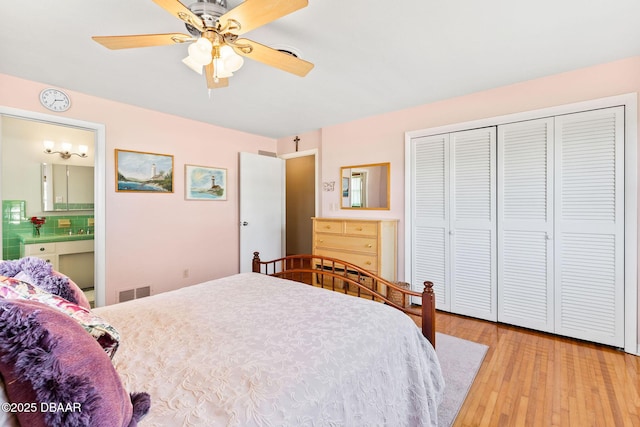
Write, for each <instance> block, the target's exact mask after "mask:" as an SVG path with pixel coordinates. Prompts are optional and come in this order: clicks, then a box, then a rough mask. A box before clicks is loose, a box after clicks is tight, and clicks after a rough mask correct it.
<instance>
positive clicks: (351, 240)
mask: <svg viewBox="0 0 640 427" xmlns="http://www.w3.org/2000/svg"><path fill="white" fill-rule="evenodd" d="M315 245H316V248H327V249H341V250H345V251H358V252H367V253H370V254H375V253H377V252H378V240H377V239H375V238H372V237H349V236H340V235H333V234H325V235H322V234H318V235H316V241H315Z"/></svg>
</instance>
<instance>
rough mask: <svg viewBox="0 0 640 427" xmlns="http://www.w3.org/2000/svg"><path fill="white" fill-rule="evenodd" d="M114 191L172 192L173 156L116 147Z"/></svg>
mask: <svg viewBox="0 0 640 427" xmlns="http://www.w3.org/2000/svg"><path fill="white" fill-rule="evenodd" d="M116 173H117V175H118V180H117V182H116V191H129V192H143V193H173V156H171V155H168V154H155V153H144V152H140V151H128V150H118V149H116Z"/></svg>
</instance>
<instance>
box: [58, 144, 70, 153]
mask: <svg viewBox="0 0 640 427" xmlns="http://www.w3.org/2000/svg"><path fill="white" fill-rule="evenodd" d="M60 146H61V147H62V151H63V152H64V153H68V152H69V151H71V147H72V145H71V143H70V142H63V143H62V144H60Z"/></svg>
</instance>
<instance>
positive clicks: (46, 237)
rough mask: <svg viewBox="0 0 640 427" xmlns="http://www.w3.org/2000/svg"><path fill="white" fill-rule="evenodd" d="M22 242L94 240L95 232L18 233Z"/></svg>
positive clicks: (27, 243)
mask: <svg viewBox="0 0 640 427" xmlns="http://www.w3.org/2000/svg"><path fill="white" fill-rule="evenodd" d="M18 237H19V238H20V242H21V243H24V244H25V245H31V244H34V243H35V244H37V243H53V242H72V241H74V240H93V234H41V235H40V236H34V235H32V234H27V233H24V234H18Z"/></svg>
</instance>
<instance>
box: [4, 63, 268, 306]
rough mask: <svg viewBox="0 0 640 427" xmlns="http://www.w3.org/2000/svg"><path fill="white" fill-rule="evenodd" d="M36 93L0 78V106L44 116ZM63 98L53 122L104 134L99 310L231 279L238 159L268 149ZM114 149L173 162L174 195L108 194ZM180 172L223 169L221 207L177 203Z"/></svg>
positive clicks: (115, 106)
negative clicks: (67, 104) (143, 291)
mask: <svg viewBox="0 0 640 427" xmlns="http://www.w3.org/2000/svg"><path fill="white" fill-rule="evenodd" d="M44 87H46V85H44V84H41V83H37V82H33V81H27V80H22V79H18V78H15V77H12V76H8V75H2V74H0V105H2V106H6V107H11V108H17V109H21V110H28V111H35V112H40V113H48V111H47V110H45V109H44V108H43V107H41V106H40V104H39V102H38V95H39V93H40V91H41V90H42V89H43V88H44ZM67 92H68V93H69V95H70V96H71V97H72V108H71V109H70V110H68V111H67V112H66V113H62V114H60V115H61V116H64V117H68V118H73V119H78V120H84V121H88V122H94V123H102V124H104V125H105V128H106V152H107V162H106V167H107V170H106V186H107V191H106V234H107V237H106V284H107V288H106V301H107V304H110V303H113V302H115V301H116V298H117V294H118V292H119V291H120V290H124V289H131V288H135V287H140V286H146V285H150V286H151V287H152V290H153V293H159V292H164V291H167V290H171V289H176V288H179V287H182V286H186V285H190V284H194V283H199V282H202V281H205V280H208V279H212V278H217V277H222V276H227V275H229V274H233V273H237V272H238V268H239V264H238V263H239V256H238V251H239V239H238V221H239V220H238V189H237V182H238V174H237V165H238V152H240V151H247V152H254V153H256V152H258V150H266V151H275V150H276V141H275V140H273V139H270V138H265V137H260V136H256V135H251V134H247V133H242V132H238V131H234V130H230V129H226V128H222V127H218V126H213V125H208V124H204V123H201V122H196V121H193V120H188V119H184V118H181V117H177V116H172V115H168V114H164V113H159V112H155V111H151V110H146V109H143V108H138V107H134V106H131V105H126V104H121V103H117V102H113V101H109V100H106V99H102V98H96V97H92V96H87V95H84V94H82V93H77V92H73V91H67ZM116 148H119V149H126V150H136V151H145V152H154V153H161V154H171V155H173V156H174V193H173V194H132V193H116V192H115V176H116V175H115V162H114V154H113V153H114V149H116ZM185 164H196V165H205V166H215V167H221V168H226V169H227V174H228V176H227V180H228V183H229V188H228V190H229V191H228V200H227V201H215V202H214V201H185V200H184V165H185ZM185 269H189V278H187V279H184V278H183V271H184V270H185Z"/></svg>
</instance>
